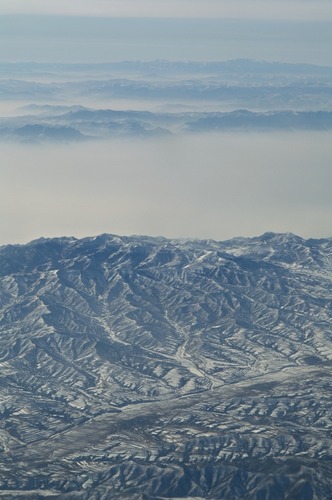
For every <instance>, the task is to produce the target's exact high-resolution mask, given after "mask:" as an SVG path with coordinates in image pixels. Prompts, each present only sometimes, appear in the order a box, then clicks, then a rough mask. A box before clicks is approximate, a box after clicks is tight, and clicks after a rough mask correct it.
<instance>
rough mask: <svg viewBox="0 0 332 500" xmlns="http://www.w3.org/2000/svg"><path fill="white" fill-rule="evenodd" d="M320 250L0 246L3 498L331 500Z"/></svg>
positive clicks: (328, 362)
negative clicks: (328, 499)
mask: <svg viewBox="0 0 332 500" xmlns="http://www.w3.org/2000/svg"><path fill="white" fill-rule="evenodd" d="M331 325H332V240H331V239H329V238H326V239H307V240H305V239H303V238H301V237H299V236H296V235H293V234H275V233H265V234H263V235H262V236H259V237H256V238H234V239H232V240H228V241H224V242H217V241H213V240H203V241H201V240H171V239H166V238H162V237H159V238H152V237H148V236H131V237H124V236H115V235H107V234H105V235H100V236H97V237H89V238H84V239H76V238H73V237H69V238H65V237H63V238H51V239H43V238H42V239H39V240H36V241H33V242H31V243H29V244H26V245H6V246H2V247H0V366H1V372H0V378H1V383H0V450H1V454H0V462H1V466H0V496H1V497H2V498H11V499H12V498H19V497H23V498H29V499H37V498H46V497H47V498H48V497H50V498H68V499H73V498H79V499H107V498H119V499H128V498H131V499H165V498H192V499H194V498H195V499H197V498H204V499H205V498H206V499H208V498H211V499H216V498H232V499H248V500H250V499H255V500H256V499H257V500H258V499H259V500H262V499H269V500H270V499H275V500H277V499H278V500H279V499H297V500H307V499H308V500H309V499H327V498H330V495H331V490H332V479H331V478H332V440H331V437H332V436H331V432H332V427H331V420H332V399H331V384H332V380H331V366H332V326H331Z"/></svg>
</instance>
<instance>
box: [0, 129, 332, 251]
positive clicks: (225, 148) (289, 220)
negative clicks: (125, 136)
mask: <svg viewBox="0 0 332 500" xmlns="http://www.w3.org/2000/svg"><path fill="white" fill-rule="evenodd" d="M331 153H332V134H331V133H309V132H307V133H295V132H293V133H280V134H269V133H261V134H256V133H249V134H218V135H211V134H208V135H199V136H196V135H195V136H187V137H177V138H170V139H167V140H165V139H164V140H161V139H158V140H153V141H150V140H130V141H129V140H118V141H111V142H107V143H103V142H100V143H86V144H83V145H75V146H72V145H71V146H66V145H62V146H23V145H21V146H17V145H9V144H7V145H5V146H2V148H1V150H0V169H1V171H0V175H1V179H2V183H1V187H0V212H1V214H2V216H1V220H0V235H1V241H0V243H1V244H7V243H19V242H26V241H29V240H31V239H34V238H38V237H40V236H60V235H67V236H69V235H74V236H77V237H80V236H87V235H95V234H99V233H105V232H108V233H117V234H128V235H129V234H149V235H164V236H168V237H198V238H214V239H218V240H223V239H227V238H231V237H233V236H236V235H241V236H253V235H258V234H261V233H263V232H265V231H276V232H287V231H290V232H294V233H297V234H299V235H300V236H304V237H328V236H331V235H332V230H331V213H332V197H331V189H330V188H331V185H332V170H331V167H330V164H331Z"/></svg>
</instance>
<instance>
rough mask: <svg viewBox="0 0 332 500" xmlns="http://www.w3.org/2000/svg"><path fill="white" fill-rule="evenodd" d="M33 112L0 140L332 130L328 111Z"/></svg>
mask: <svg viewBox="0 0 332 500" xmlns="http://www.w3.org/2000/svg"><path fill="white" fill-rule="evenodd" d="M33 109H34V110H35V114H33V115H25V116H23V117H21V116H19V117H17V118H9V119H0V139H2V140H6V141H12V140H14V141H20V142H45V141H60V142H72V141H79V140H92V139H111V138H114V137H128V136H138V137H155V136H156V135H157V136H160V135H171V134H181V133H182V134H183V133H190V132H191V133H192V132H222V131H224V132H227V131H228V132H229V131H233V132H234V131H260V132H267V131H282V130H284V131H290V130H319V131H322V130H332V111H316V112H315V111H302V112H294V111H270V112H265V113H263V112H251V111H247V110H235V111H232V112H226V113H221V112H200V113H198V112H196V113H193V112H188V113H183V112H182V113H152V112H148V111H117V110H111V109H102V110H96V109H88V108H83V107H80V109H76V107H74V109H73V110H72V109H71V107H68V109H67V110H66V109H64V107H63V106H60V108H58V107H57V106H54V107H52V106H49V105H48V106H47V107H46V108H44V107H43V106H41V107H40V108H38V107H36V106H34V107H33ZM44 109H46V110H45V111H44ZM37 110H39V112H37Z"/></svg>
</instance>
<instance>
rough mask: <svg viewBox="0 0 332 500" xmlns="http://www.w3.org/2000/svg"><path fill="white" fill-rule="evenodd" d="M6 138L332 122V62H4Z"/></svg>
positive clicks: (0, 122)
mask: <svg viewBox="0 0 332 500" xmlns="http://www.w3.org/2000/svg"><path fill="white" fill-rule="evenodd" d="M0 70H1V75H2V78H1V81H0V104H1V101H4V102H6V106H8V105H10V103H12V104H13V106H14V105H15V106H16V103H17V106H18V105H19V107H18V108H17V110H16V111H14V110H12V111H11V112H10V113H9V115H10V116H8V117H6V116H4V114H3V113H2V117H1V118H0V140H2V141H21V142H22V141H23V142H44V141H58V142H59V141H60V142H72V141H81V140H91V139H107V140H108V139H111V138H113V137H133V136H139V137H155V136H156V135H158V136H159V135H169V134H181V133H189V132H211V131H218V132H221V131H238V130H240V131H250V130H254V131H275V130H286V131H289V130H310V131H311V130H319V131H321V130H331V128H332V119H331V116H332V115H331V113H332V68H331V67H323V66H314V65H305V64H284V63H274V62H260V61H250V60H245V59H239V60H234V61H219V62H218V61H217V62H190V61H189V62H174V61H150V62H143V61H127V62H118V63H105V64H47V63H42V64H38V63H24V64H23V63H12V64H10V63H0Z"/></svg>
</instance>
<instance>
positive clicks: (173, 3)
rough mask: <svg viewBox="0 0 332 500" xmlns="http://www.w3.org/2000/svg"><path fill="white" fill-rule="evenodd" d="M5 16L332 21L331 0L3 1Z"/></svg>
mask: <svg viewBox="0 0 332 500" xmlns="http://www.w3.org/2000/svg"><path fill="white" fill-rule="evenodd" d="M1 12H2V13H4V14H6V13H7V14H21V13H24V14H33V13H34V14H55V15H78V14H80V15H84V16H100V15H101V16H129V17H142V16H143V17H188V16H189V17H199V18H202V17H212V18H215V17H223V18H225V17H232V18H239V17H240V18H246V19H248V18H249V19H253V18H254V19H258V18H261V19H273V20H276V19H284V20H290V19H293V20H294V19H295V20H299V19H306V20H313V19H316V20H317V19H320V20H326V19H327V18H328V17H329V18H330V19H331V18H332V5H331V2H330V0H269V1H268V2H267V1H266V0H167V2H166V1H165V0H57V1H56V2H45V0H29V2H27V1H26V0H2V2H1Z"/></svg>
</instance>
